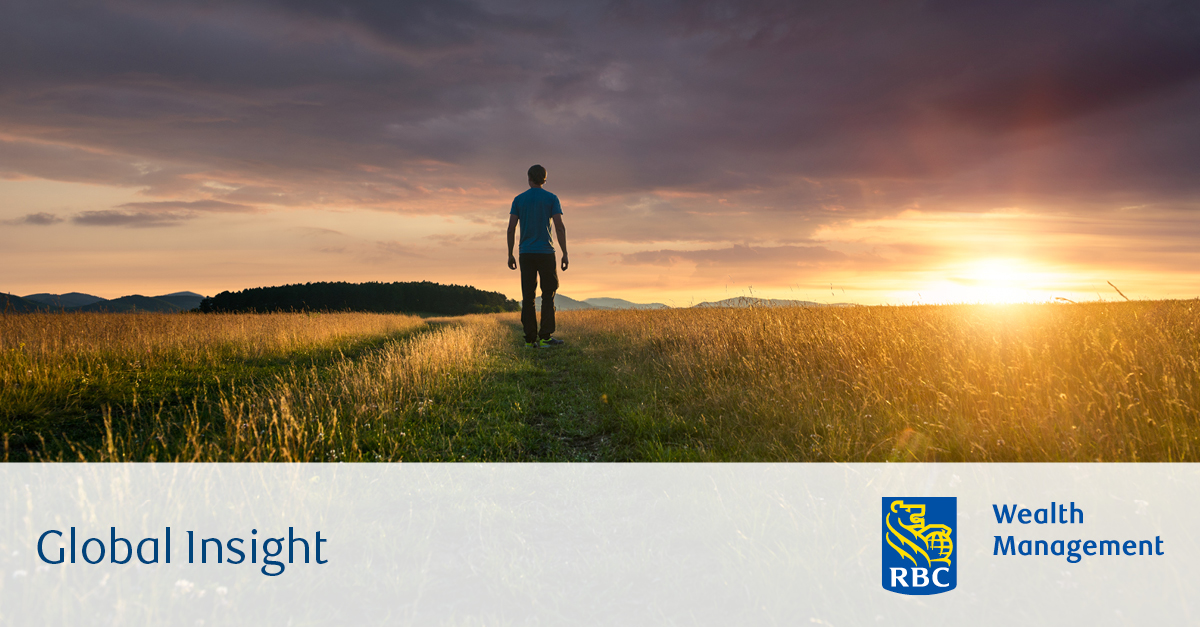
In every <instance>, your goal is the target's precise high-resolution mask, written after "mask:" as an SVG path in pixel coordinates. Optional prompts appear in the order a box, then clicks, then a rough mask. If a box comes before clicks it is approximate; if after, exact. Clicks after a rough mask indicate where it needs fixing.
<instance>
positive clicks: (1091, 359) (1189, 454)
mask: <svg viewBox="0 0 1200 627" xmlns="http://www.w3.org/2000/svg"><path fill="white" fill-rule="evenodd" d="M559 320H560V322H559V327H560V329H561V332H560V333H559V334H558V337H561V338H563V339H565V340H566V341H567V343H566V345H565V346H562V347H557V348H552V349H540V350H533V349H524V348H521V347H520V344H521V342H520V329H519V322H518V319H517V316H516V314H499V315H478V316H465V317H461V318H440V319H439V318H432V319H422V318H417V317H413V316H402V315H380V314H269V315H221V314H209V315H199V314H98V313H79V314H10V315H0V433H2V434H3V438H4V442H3V447H4V448H3V455H4V458H5V459H6V460H11V461H28V460H50V461H60V460H61V461H78V460H89V461H130V460H132V461H150V460H158V461H320V462H329V461H347V462H358V461H818V462H831V461H839V462H841V461H893V462H905V461H984V462H988V461H1030V462H1032V461H1159V462H1167V461H1198V460H1200V302H1198V301H1154V302H1123V303H1089V304H1054V305H1050V304H1039V305H1004V306H986V305H962V306H920V307H850V308H757V309H682V310H658V311H580V312H562V313H560V314H559Z"/></svg>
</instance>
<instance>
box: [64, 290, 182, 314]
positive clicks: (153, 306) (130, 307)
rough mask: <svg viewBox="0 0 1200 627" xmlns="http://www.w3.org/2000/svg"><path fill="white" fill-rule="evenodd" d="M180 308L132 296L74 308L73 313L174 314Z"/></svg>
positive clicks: (153, 299)
mask: <svg viewBox="0 0 1200 627" xmlns="http://www.w3.org/2000/svg"><path fill="white" fill-rule="evenodd" d="M181 310H182V308H181V307H179V306H178V305H175V304H172V303H169V302H167V301H165V300H162V299H159V298H151V297H150V296H142V295H140V294H133V295H132V296H122V297H120V298H114V299H112V300H105V301H100V302H98V303H92V304H90V305H84V306H83V307H76V308H75V309H74V311H107V312H109V313H118V312H133V311H152V312H164V313H174V312H177V311H181Z"/></svg>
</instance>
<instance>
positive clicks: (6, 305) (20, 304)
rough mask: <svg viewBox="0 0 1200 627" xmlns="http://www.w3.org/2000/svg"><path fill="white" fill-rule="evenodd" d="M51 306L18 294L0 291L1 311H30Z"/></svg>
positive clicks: (42, 309) (43, 309)
mask: <svg viewBox="0 0 1200 627" xmlns="http://www.w3.org/2000/svg"><path fill="white" fill-rule="evenodd" d="M48 309H49V307H48V306H46V305H43V304H42V303H35V302H33V301H31V300H26V299H24V298H21V297H20V296H17V295H16V294H5V293H4V292H0V313H28V312H30V311H46V310H48Z"/></svg>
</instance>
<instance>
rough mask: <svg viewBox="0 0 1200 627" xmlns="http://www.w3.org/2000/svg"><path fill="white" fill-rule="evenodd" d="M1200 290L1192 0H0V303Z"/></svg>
mask: <svg viewBox="0 0 1200 627" xmlns="http://www.w3.org/2000/svg"><path fill="white" fill-rule="evenodd" d="M533 163H541V164H543V165H545V166H546V167H547V169H548V170H549V173H550V176H549V181H548V182H547V185H546V188H547V189H549V190H550V191H553V192H555V193H556V194H558V195H559V197H560V198H561V200H562V205H563V209H564V213H565V215H564V221H565V223H566V225H567V227H568V231H569V242H568V243H569V250H570V253H571V261H572V265H571V268H570V270H569V271H568V272H567V273H566V274H565V275H564V276H563V277H562V279H563V287H562V293H564V294H566V295H568V296H572V297H575V298H587V297H593V296H615V297H624V298H628V299H630V300H635V301H641V302H649V301H659V302H666V303H670V304H675V305H687V304H689V303H694V302H700V301H703V300H715V299H720V298H727V297H731V296H739V295H746V294H754V295H757V296H765V297H774V298H794V299H803V300H815V301H823V302H857V303H863V304H875V303H892V304H900V303H912V302H946V301H967V302H977V301H982V302H986V301H995V300H1046V299H1050V298H1054V297H1063V298H1070V299H1073V300H1080V299H1083V300H1095V299H1098V298H1104V299H1105V300H1112V299H1119V298H1120V297H1119V296H1118V295H1117V294H1116V292H1115V291H1114V290H1113V289H1112V288H1111V287H1109V286H1108V284H1107V283H1108V282H1109V281H1111V282H1112V283H1113V284H1115V285H1116V286H1118V287H1120V288H1121V289H1122V291H1124V292H1125V294H1127V295H1129V296H1130V297H1132V298H1194V297H1196V296H1200V245H1198V242H1200V8H1198V5H1196V4H1195V3H1193V2H1145V1H1137V2H1133V1H1130V2H1102V1H1095V0H1088V1H1083V2H1075V3H1070V2H1043V1H1038V2H1022V1H1020V0H1005V1H1003V2H991V3H969V2H958V1H945V2H938V1H907V0H897V1H889V2H882V1H880V2H848V1H841V0H839V1H830V2H804V3H800V2H747V1H737V2H701V1H690V0H689V1H680V2H656V1H653V0H636V1H628V2H622V1H613V2H602V1H596V2H521V1H512V2H471V1H466V0H420V1H412V2H389V1H385V0H361V1H357V2H355V1H347V2H318V1H315V0H313V1H304V0H301V1H294V2H289V1H284V0H259V1H245V0H238V1H236V2H234V1H229V2H224V1H220V0H208V1H185V0H177V1H172V2H161V1H155V2H138V1H135V0H110V1H96V2H76V1H72V2H56V1H53V0H51V1H47V0H30V1H25V0H3V2H2V3H0V292H9V293H17V294H22V295H23V294H29V293H34V292H54V293H61V292H68V291H81V292H89V293H93V294H96V295H99V296H104V297H109V298H113V297H117V296H122V295H125V294H130V293H142V294H158V293H165V292H173V291H179V290H192V291H196V292H201V293H204V294H210V295H211V294H214V293H216V292H219V291H222V290H227V289H228V290H237V289H243V288H247V287H256V286H264V285H279V284H284V283H295V282H305V281H323V280H344V281H373V280H374V281H411V280H425V279H428V280H433V281H439V282H444V283H458V284H469V285H475V286H477V287H481V288H484V289H491V290H497V291H501V292H504V293H506V294H508V295H509V296H512V297H519V291H520V290H519V285H518V277H517V275H516V273H515V272H511V271H509V270H508V269H507V267H506V265H505V259H506V255H505V252H506V251H505V240H504V227H505V225H506V223H507V214H508V208H509V205H510V203H511V200H512V197H513V196H514V195H515V194H517V193H520V192H521V191H523V190H524V189H526V183H525V180H524V179H525V170H526V169H527V168H528V167H529V165H531V164H533Z"/></svg>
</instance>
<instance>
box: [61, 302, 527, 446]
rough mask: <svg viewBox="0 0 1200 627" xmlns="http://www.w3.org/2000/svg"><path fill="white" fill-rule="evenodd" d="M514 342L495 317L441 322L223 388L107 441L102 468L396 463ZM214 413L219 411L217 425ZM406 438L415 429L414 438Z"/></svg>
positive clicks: (153, 414)
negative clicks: (427, 421) (350, 353)
mask: <svg viewBox="0 0 1200 627" xmlns="http://www.w3.org/2000/svg"><path fill="white" fill-rule="evenodd" d="M503 336H505V332H503V331H502V329H501V327H500V325H499V324H498V323H497V322H496V321H495V320H494V319H493V318H491V317H489V316H467V317H465V318H460V319H457V320H455V321H454V322H452V323H451V322H445V321H442V322H441V323H440V324H436V325H435V327H434V328H433V329H432V330H431V331H429V332H428V333H422V334H419V335H414V336H412V337H408V338H405V339H402V340H397V341H392V342H388V343H386V344H384V345H383V346H382V347H381V348H379V349H378V350H375V351H372V352H370V353H369V354H367V355H365V356H363V357H361V358H359V359H345V358H343V359H338V360H336V361H335V362H334V363H333V364H332V365H330V366H329V367H307V368H296V367H289V368H287V369H286V370H285V371H283V372H282V373H281V374H278V375H276V376H275V377H274V379H273V380H272V381H271V382H270V383H269V384H266V385H261V386H255V387H252V388H249V389H236V388H235V389H228V390H222V391H221V392H220V394H219V396H218V397H217V398H215V399H206V401H205V403H203V405H204V406H202V404H200V403H198V404H195V405H193V406H192V407H190V408H184V410H183V411H182V412H178V411H175V412H169V413H167V414H165V415H164V412H163V411H162V409H161V408H160V409H159V410H158V411H154V412H151V413H150V414H149V416H148V420H145V421H126V422H125V424H126V425H135V424H139V422H140V423H141V424H140V427H138V428H132V427H130V428H127V429H125V430H124V431H122V432H118V433H114V429H113V427H112V425H111V421H110V420H109V419H107V418H106V421H105V422H106V425H105V426H106V437H105V441H104V444H103V445H102V446H101V447H99V448H98V449H97V450H94V451H88V452H86V453H85V455H84V456H85V457H93V456H94V457H96V458H98V459H99V460H100V461H127V460H155V459H166V460H172V461H217V460H219V461H238V462H242V461H278V462H319V461H391V460H397V461H398V460H401V459H404V458H405V456H406V453H408V452H410V451H411V446H410V445H411V444H412V439H413V438H414V437H416V436H417V431H416V429H419V428H420V426H419V425H413V424H412V422H413V419H414V418H416V419H419V418H421V417H423V416H424V415H425V414H427V413H433V412H434V411H435V404H442V403H446V402H448V401H449V400H450V399H452V398H453V397H454V396H456V395H461V394H462V393H463V391H464V390H466V389H470V388H471V387H472V385H473V383H474V381H475V380H476V379H477V378H478V376H479V373H480V371H481V369H482V368H483V365H484V363H485V360H486V357H487V355H488V353H489V351H494V350H496V349H497V348H498V345H499V344H500V342H501V338H502V337H503ZM209 414H215V417H216V420H213V419H212V416H209ZM407 431H412V433H411V434H410V433H408V432H407Z"/></svg>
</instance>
